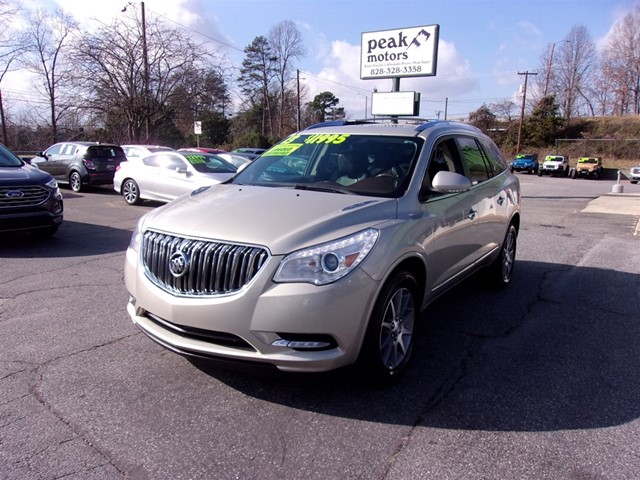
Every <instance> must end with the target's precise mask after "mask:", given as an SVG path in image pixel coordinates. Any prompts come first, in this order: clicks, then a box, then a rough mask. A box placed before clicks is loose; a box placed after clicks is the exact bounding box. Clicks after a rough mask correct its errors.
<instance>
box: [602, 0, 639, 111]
mask: <svg viewBox="0 0 640 480" xmlns="http://www.w3.org/2000/svg"><path fill="white" fill-rule="evenodd" d="M603 58H604V62H603V75H604V77H605V78H606V79H607V81H608V82H609V83H610V84H611V85H612V87H613V88H612V89H613V95H614V97H615V107H614V112H615V113H618V114H620V115H625V114H627V113H629V112H633V114H634V115H638V114H640V6H637V7H636V8H635V9H634V10H633V11H632V12H630V13H629V14H627V15H626V16H625V17H624V18H622V20H620V21H619V22H618V23H617V24H616V25H615V26H614V27H613V31H612V34H611V37H610V38H609V43H608V45H607V46H606V47H605V50H604V54H603Z"/></svg>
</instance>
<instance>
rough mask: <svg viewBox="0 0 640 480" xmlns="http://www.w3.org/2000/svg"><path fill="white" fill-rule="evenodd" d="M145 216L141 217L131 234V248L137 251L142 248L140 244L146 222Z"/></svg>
mask: <svg viewBox="0 0 640 480" xmlns="http://www.w3.org/2000/svg"><path fill="white" fill-rule="evenodd" d="M144 217H145V216H144V215H143V216H142V217H140V220H138V223H137V224H136V228H135V230H134V231H133V234H132V235H131V241H130V242H129V248H130V249H131V250H133V251H134V252H136V253H138V251H139V250H140V244H141V243H142V224H143V223H144Z"/></svg>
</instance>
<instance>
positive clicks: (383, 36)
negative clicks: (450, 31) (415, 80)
mask: <svg viewBox="0 0 640 480" xmlns="http://www.w3.org/2000/svg"><path fill="white" fill-rule="evenodd" d="M439 39H440V26H439V25H425V26H419V27H408V28H401V29H397V30H381V31H376V32H365V33H363V34H362V43H361V46H360V78H361V79H362V80H369V79H375V78H391V79H393V85H392V90H391V92H387V93H386V94H385V95H374V96H373V98H372V101H371V110H372V112H373V111H374V110H375V111H376V112H377V114H384V115H392V116H394V115H406V114H407V113H406V112H407V110H408V111H410V112H413V115H418V114H419V113H420V112H419V110H420V108H419V106H420V105H419V101H420V94H419V93H418V92H400V78H402V77H433V76H435V75H436V71H437V65H438V42H439ZM395 93H397V94H398V95H394V94H395ZM395 97H397V99H396V98H395ZM395 100H397V103H399V105H398V108H396V102H395ZM407 101H408V102H409V105H410V107H407V105H408V104H407ZM376 102H382V103H378V104H376ZM414 107H415V108H414ZM396 110H398V111H397V112H396Z"/></svg>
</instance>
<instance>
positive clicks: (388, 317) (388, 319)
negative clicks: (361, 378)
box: [358, 271, 419, 384]
mask: <svg viewBox="0 0 640 480" xmlns="http://www.w3.org/2000/svg"><path fill="white" fill-rule="evenodd" d="M418 299H419V295H418V284H417V282H416V280H415V278H414V277H413V275H411V274H410V273H408V272H406V271H401V272H397V273H396V274H395V275H394V276H393V277H391V278H390V279H389V280H388V281H387V283H386V285H385V286H384V288H383V289H382V291H381V292H380V296H379V297H378V299H377V300H376V305H375V307H374V309H373V313H372V314H371V318H370V319H369V325H368V326H367V332H366V334H365V338H364V342H363V345H362V350H361V352H360V357H359V358H358V364H359V367H360V369H361V370H362V371H363V373H364V375H365V376H366V378H367V379H368V380H369V381H371V382H372V383H375V384H387V383H390V382H392V381H394V380H395V379H397V378H398V377H399V376H400V375H401V374H402V373H403V372H404V371H405V370H406V367H407V364H408V363H409V358H410V357H411V352H412V351H413V345H414V341H415V339H414V330H415V325H416V321H417V316H418V312H419V300H418Z"/></svg>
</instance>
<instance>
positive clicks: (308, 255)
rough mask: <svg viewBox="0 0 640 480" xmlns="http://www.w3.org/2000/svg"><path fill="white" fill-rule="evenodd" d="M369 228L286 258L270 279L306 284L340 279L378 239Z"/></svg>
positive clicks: (365, 254)
mask: <svg viewBox="0 0 640 480" xmlns="http://www.w3.org/2000/svg"><path fill="white" fill-rule="evenodd" d="M378 235H379V232H378V230H375V229H373V228H369V229H367V230H363V231H362V232H358V233H356V234H354V235H351V236H349V237H345V238H341V239H339V240H335V241H333V242H329V243H324V244H322V245H317V246H315V247H311V248H306V249H304V250H299V251H297V252H294V253H292V254H290V255H287V256H286V257H285V258H284V259H283V260H282V262H281V263H280V266H279V267H278V271H277V272H276V274H275V275H274V277H273V281H274V282H279V283H284V282H308V283H313V284H314V285H326V284H328V283H332V282H335V281H336V280H338V279H340V278H342V277H344V276H345V275H346V274H347V273H349V272H350V271H352V270H353V269H354V268H356V267H357V266H358V265H359V264H360V262H362V261H363V260H364V259H365V257H366V256H367V255H368V254H369V252H370V251H371V249H372V248H373V246H374V245H375V243H376V240H378Z"/></svg>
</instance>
